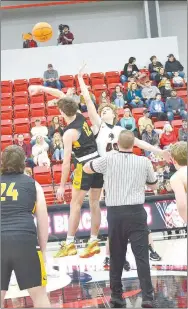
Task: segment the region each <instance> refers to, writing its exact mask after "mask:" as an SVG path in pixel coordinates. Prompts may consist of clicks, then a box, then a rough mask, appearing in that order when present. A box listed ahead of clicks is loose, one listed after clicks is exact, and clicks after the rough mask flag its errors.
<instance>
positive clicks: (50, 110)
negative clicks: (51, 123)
mask: <svg viewBox="0 0 188 309" xmlns="http://www.w3.org/2000/svg"><path fill="white" fill-rule="evenodd" d="M46 111H47V115H48V116H56V115H57V116H60V115H61V113H60V111H59V108H58V107H57V106H47V107H46Z"/></svg>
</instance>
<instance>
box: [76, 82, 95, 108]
mask: <svg viewBox="0 0 188 309" xmlns="http://www.w3.org/2000/svg"><path fill="white" fill-rule="evenodd" d="M87 87H88V90H89V95H90V97H91V100H92V102H93V104H94V105H95V108H96V109H97V104H96V98H95V95H94V94H93V93H92V92H91V89H90V86H87ZM79 108H80V111H81V112H82V113H85V112H87V106H86V102H85V99H84V97H83V95H82V93H81V94H80V107H79Z"/></svg>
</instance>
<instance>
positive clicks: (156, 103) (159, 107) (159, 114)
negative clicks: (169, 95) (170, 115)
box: [149, 93, 166, 121]
mask: <svg viewBox="0 0 188 309" xmlns="http://www.w3.org/2000/svg"><path fill="white" fill-rule="evenodd" d="M149 111H150V117H156V118H157V120H159V121H162V120H166V114H165V106H164V103H163V102H162V101H161V94H160V93H157V94H156V97H155V100H153V101H151V104H150V107H149Z"/></svg>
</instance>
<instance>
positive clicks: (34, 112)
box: [30, 103, 46, 117]
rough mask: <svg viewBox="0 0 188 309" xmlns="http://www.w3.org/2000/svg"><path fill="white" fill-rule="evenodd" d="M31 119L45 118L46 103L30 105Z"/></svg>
mask: <svg viewBox="0 0 188 309" xmlns="http://www.w3.org/2000/svg"><path fill="white" fill-rule="evenodd" d="M30 111H31V117H45V115H46V110H45V104H44V103H35V104H31V105H30Z"/></svg>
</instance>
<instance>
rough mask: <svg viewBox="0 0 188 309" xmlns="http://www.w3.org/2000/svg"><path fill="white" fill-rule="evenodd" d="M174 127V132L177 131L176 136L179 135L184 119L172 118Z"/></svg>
mask: <svg viewBox="0 0 188 309" xmlns="http://www.w3.org/2000/svg"><path fill="white" fill-rule="evenodd" d="M171 124H172V127H173V128H174V132H175V133H176V136H178V131H179V128H181V127H182V120H181V119H180V120H172V123H171Z"/></svg>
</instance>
